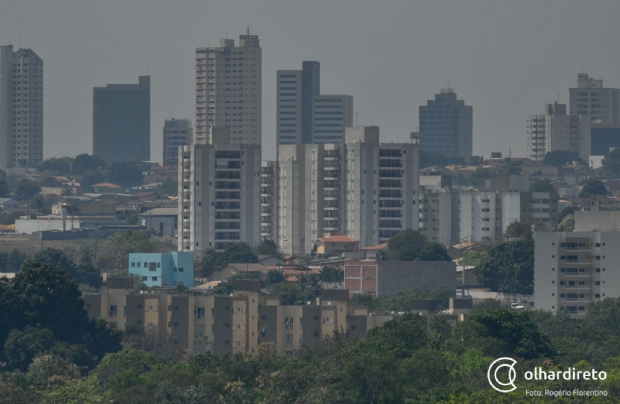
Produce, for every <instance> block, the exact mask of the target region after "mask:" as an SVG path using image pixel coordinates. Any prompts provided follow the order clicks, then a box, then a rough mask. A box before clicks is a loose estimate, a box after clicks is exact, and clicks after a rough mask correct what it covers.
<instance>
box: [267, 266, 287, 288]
mask: <svg viewBox="0 0 620 404" xmlns="http://www.w3.org/2000/svg"><path fill="white" fill-rule="evenodd" d="M282 282H286V278H285V277H284V275H283V274H282V272H280V271H276V270H275V269H273V270H271V271H269V272H267V285H275V284H276V283H282Z"/></svg>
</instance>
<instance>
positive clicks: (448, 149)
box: [419, 88, 473, 160]
mask: <svg viewBox="0 0 620 404" xmlns="http://www.w3.org/2000/svg"><path fill="white" fill-rule="evenodd" d="M419 120H420V132H421V133H422V134H423V135H424V137H423V138H422V142H421V148H422V150H424V151H426V152H428V153H437V154H443V155H444V156H451V157H464V158H465V159H466V160H469V158H470V157H471V156H472V153H473V151H472V150H473V137H472V136H473V108H472V107H471V106H467V105H465V101H462V100H457V98H456V93H455V92H454V90H452V89H451V88H442V89H441V92H440V93H439V94H436V95H435V99H434V100H428V102H427V103H426V105H422V106H420V116H419Z"/></svg>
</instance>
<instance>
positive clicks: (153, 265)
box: [145, 262, 157, 272]
mask: <svg viewBox="0 0 620 404" xmlns="http://www.w3.org/2000/svg"><path fill="white" fill-rule="evenodd" d="M145 264H146V262H145ZM149 271H152V272H155V271H157V268H156V265H155V263H154V262H151V263H149Z"/></svg>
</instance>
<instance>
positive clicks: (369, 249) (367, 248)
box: [362, 243, 388, 251]
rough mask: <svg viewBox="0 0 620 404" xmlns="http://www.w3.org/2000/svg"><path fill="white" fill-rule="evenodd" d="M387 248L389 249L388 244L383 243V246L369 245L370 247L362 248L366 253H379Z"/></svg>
mask: <svg viewBox="0 0 620 404" xmlns="http://www.w3.org/2000/svg"><path fill="white" fill-rule="evenodd" d="M387 247H388V243H383V244H379V245H369V246H368V247H364V248H362V250H365V251H378V250H383V249H385V248H387Z"/></svg>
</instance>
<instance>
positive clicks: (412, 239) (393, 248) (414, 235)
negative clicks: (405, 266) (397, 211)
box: [388, 229, 428, 261]
mask: <svg viewBox="0 0 620 404" xmlns="http://www.w3.org/2000/svg"><path fill="white" fill-rule="evenodd" d="M427 243H428V239H427V238H426V236H425V235H424V234H423V233H421V232H420V231H417V230H412V229H407V230H405V231H404V232H403V233H400V234H397V235H395V236H393V237H392V238H390V240H389V241H388V249H389V251H390V258H391V259H395V260H402V261H413V260H414V259H415V258H416V257H417V256H418V254H419V253H420V251H422V248H424V247H425V246H426V244H427Z"/></svg>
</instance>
